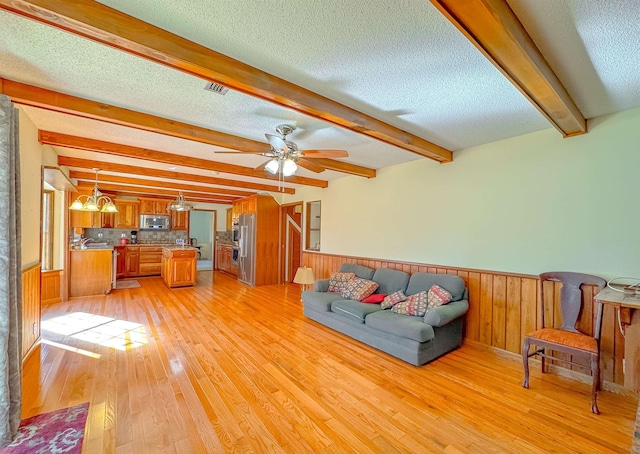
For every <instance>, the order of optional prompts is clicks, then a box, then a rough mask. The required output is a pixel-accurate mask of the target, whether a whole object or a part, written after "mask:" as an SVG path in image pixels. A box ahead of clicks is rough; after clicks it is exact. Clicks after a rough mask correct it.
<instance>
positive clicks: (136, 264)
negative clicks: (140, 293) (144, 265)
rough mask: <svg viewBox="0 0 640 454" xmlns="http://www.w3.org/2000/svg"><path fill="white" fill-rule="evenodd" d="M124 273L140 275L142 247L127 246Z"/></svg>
mask: <svg viewBox="0 0 640 454" xmlns="http://www.w3.org/2000/svg"><path fill="white" fill-rule="evenodd" d="M125 250H126V252H125V256H124V262H125V263H124V275H125V276H126V277H133V276H139V275H140V247H139V246H125Z"/></svg>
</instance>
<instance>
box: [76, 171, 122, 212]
mask: <svg viewBox="0 0 640 454" xmlns="http://www.w3.org/2000/svg"><path fill="white" fill-rule="evenodd" d="M93 170H94V172H95V173H96V183H95V185H94V186H93V192H92V193H91V195H84V194H83V195H80V196H78V198H77V199H76V200H75V201H74V202H73V203H72V204H71V206H70V207H69V209H70V210H74V211H101V212H103V213H117V212H118V209H117V208H116V206H115V204H114V203H113V202H112V201H111V199H110V198H109V197H107V196H106V195H102V193H101V192H100V191H99V190H98V171H99V170H100V169H93ZM82 197H86V198H87V201H86V202H84V203H82V200H81V199H82Z"/></svg>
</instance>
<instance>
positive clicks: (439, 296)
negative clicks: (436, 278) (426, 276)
mask: <svg viewBox="0 0 640 454" xmlns="http://www.w3.org/2000/svg"><path fill="white" fill-rule="evenodd" d="M451 298H452V296H451V293H449V292H447V291H446V290H445V289H443V288H442V287H440V286H439V285H436V284H433V285H432V286H431V288H430V289H429V294H428V297H427V299H428V300H429V305H428V306H427V310H431V309H433V308H435V307H440V306H443V305H445V304H447V303H448V302H450V301H451Z"/></svg>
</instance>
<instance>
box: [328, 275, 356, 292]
mask: <svg viewBox="0 0 640 454" xmlns="http://www.w3.org/2000/svg"><path fill="white" fill-rule="evenodd" d="M355 277H356V273H331V277H330V278H329V288H328V289H327V291H328V292H331V293H340V292H342V289H344V286H345V285H346V284H347V282H349V281H350V280H351V279H353V278H355Z"/></svg>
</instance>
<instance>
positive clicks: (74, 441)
mask: <svg viewBox="0 0 640 454" xmlns="http://www.w3.org/2000/svg"><path fill="white" fill-rule="evenodd" d="M88 411H89V402H85V403H84V404H80V405H76V406H75V407H69V408H63V409H61V410H56V411H52V412H51V413H43V414H41V415H36V416H32V417H31V418H28V419H25V420H23V421H22V422H21V423H20V429H18V435H16V437H15V438H14V440H13V443H11V444H10V445H8V446H6V447H4V448H1V449H0V453H1V454H9V453H10V454H45V453H61V454H62V453H64V454H80V451H82V439H83V438H84V426H85V423H86V422H87V413H88Z"/></svg>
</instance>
